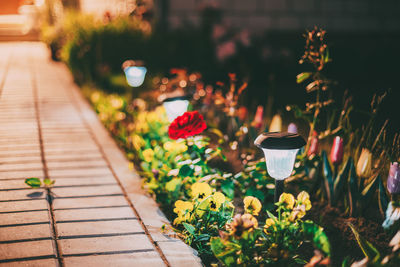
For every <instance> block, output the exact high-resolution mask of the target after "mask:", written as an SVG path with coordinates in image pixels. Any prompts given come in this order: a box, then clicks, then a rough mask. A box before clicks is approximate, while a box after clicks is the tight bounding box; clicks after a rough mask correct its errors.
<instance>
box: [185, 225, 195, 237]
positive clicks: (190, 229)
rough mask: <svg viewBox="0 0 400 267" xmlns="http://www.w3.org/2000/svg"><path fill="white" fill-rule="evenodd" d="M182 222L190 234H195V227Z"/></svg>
mask: <svg viewBox="0 0 400 267" xmlns="http://www.w3.org/2000/svg"><path fill="white" fill-rule="evenodd" d="M182 224H183V226H184V227H185V229H186V230H187V231H188V232H189V233H190V234H191V235H193V236H196V233H195V231H196V229H195V228H194V226H193V225H191V224H188V223H185V222H184V223H182Z"/></svg>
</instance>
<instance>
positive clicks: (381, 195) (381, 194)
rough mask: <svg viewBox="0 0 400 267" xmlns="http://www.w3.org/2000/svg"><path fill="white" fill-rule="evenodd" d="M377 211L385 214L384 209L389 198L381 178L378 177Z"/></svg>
mask: <svg viewBox="0 0 400 267" xmlns="http://www.w3.org/2000/svg"><path fill="white" fill-rule="evenodd" d="M378 197H379V211H380V212H381V214H382V215H383V216H385V212H386V209H387V207H388V205H389V198H388V196H387V194H386V189H385V187H384V185H383V182H382V179H379V194H378Z"/></svg>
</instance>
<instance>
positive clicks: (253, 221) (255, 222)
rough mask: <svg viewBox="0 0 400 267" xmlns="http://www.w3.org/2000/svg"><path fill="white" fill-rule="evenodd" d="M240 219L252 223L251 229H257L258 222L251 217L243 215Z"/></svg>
mask: <svg viewBox="0 0 400 267" xmlns="http://www.w3.org/2000/svg"><path fill="white" fill-rule="evenodd" d="M242 219H243V220H249V221H251V222H252V223H253V228H257V227H258V221H257V219H256V218H255V217H254V216H253V215H251V214H244V215H242Z"/></svg>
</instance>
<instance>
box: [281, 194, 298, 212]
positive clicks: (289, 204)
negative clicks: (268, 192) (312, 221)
mask: <svg viewBox="0 0 400 267" xmlns="http://www.w3.org/2000/svg"><path fill="white" fill-rule="evenodd" d="M279 202H280V203H282V204H284V205H285V208H287V209H293V206H294V202H295V199H294V196H293V195H292V194H288V193H282V195H281V196H280V197H279Z"/></svg>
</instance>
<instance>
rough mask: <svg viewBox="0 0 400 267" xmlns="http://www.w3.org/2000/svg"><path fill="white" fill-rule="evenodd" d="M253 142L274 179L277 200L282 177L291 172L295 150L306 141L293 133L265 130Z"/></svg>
mask: <svg viewBox="0 0 400 267" xmlns="http://www.w3.org/2000/svg"><path fill="white" fill-rule="evenodd" d="M254 144H255V145H256V146H257V147H259V148H261V149H262V151H263V152H264V156H265V163H266V164H267V171H268V174H269V175H270V176H271V177H272V178H274V179H275V202H278V200H279V196H280V195H281V193H282V192H283V182H284V179H286V178H287V177H289V176H290V174H291V173H292V171H293V167H294V162H295V160H296V155H297V152H298V151H299V149H300V148H302V147H303V146H304V145H305V144H306V141H305V140H304V138H303V137H301V136H300V135H298V134H295V133H288V132H267V133H262V134H261V135H259V136H258V137H257V138H256V140H255V141H254Z"/></svg>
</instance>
